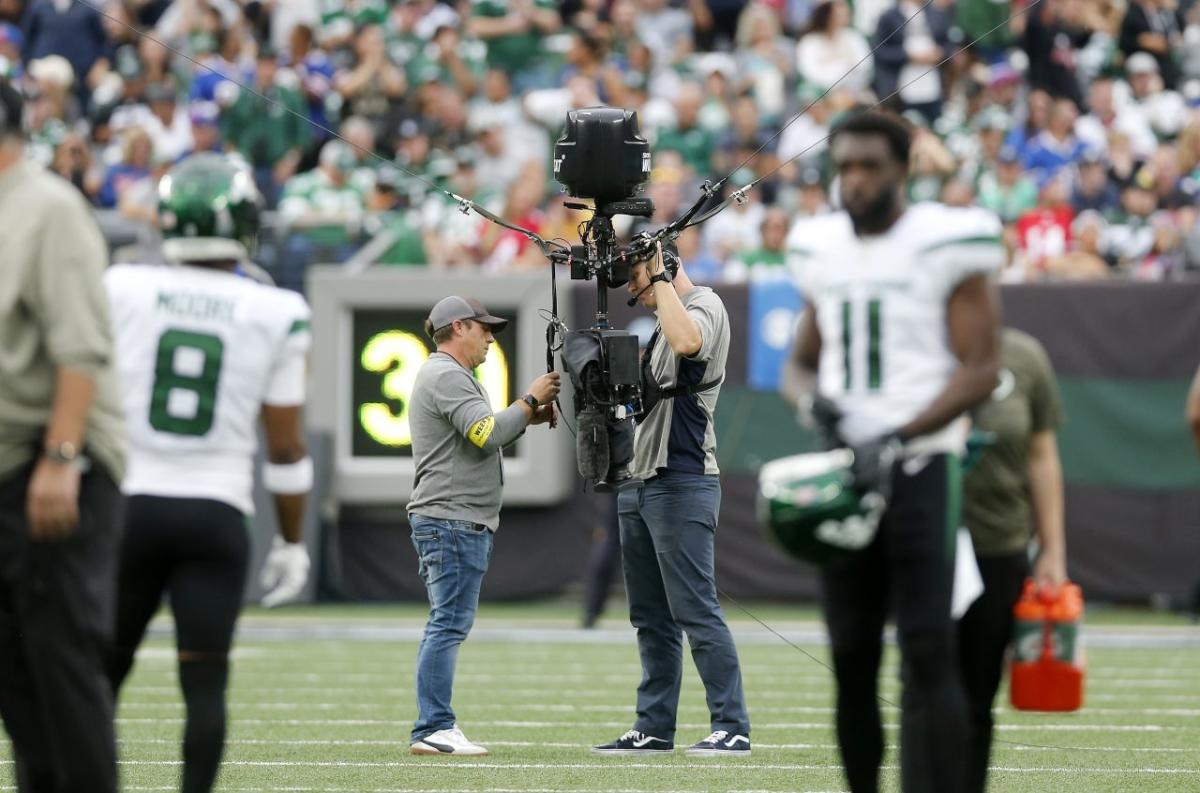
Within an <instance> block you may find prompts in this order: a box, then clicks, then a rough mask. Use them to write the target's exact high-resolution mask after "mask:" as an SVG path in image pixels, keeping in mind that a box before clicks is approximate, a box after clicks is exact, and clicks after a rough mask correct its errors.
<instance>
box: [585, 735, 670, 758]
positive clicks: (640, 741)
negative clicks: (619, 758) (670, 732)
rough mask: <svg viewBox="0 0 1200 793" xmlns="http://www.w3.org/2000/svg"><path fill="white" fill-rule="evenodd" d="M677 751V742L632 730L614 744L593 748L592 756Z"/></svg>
mask: <svg viewBox="0 0 1200 793" xmlns="http://www.w3.org/2000/svg"><path fill="white" fill-rule="evenodd" d="M674 751H675V742H674V741H667V740H664V739H662V738H655V737H654V736H653V735H647V734H646V733H644V732H638V731H637V730H630V731H629V732H627V733H625V734H624V735H622V736H621V737H620V738H618V739H617V740H615V741H613V742H612V743H606V744H603V745H601V746H593V747H592V754H637V755H647V754H671V753H672V752H674Z"/></svg>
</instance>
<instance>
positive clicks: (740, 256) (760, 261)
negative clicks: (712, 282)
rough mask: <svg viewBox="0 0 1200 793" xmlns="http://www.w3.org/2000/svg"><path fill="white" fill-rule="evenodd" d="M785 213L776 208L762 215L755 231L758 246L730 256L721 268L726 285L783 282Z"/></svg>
mask: <svg viewBox="0 0 1200 793" xmlns="http://www.w3.org/2000/svg"><path fill="white" fill-rule="evenodd" d="M788 228H789V224H788V213H787V212H786V211H784V210H783V209H781V208H779V207H773V208H771V209H768V210H767V211H766V212H765V213H764V214H763V219H762V225H761V226H760V228H759V239H760V240H761V244H760V245H759V246H758V247H755V248H753V249H745V250H743V251H741V252H740V253H737V254H735V255H734V257H733V258H732V259H731V260H730V262H729V263H728V264H727V265H726V266H725V280H726V281H733V282H739V281H747V280H750V281H767V280H773V279H778V278H787V277H788V272H787V268H786V267H785V266H784V259H785V254H786V251H785V248H784V243H785V242H786V241H787V233H788Z"/></svg>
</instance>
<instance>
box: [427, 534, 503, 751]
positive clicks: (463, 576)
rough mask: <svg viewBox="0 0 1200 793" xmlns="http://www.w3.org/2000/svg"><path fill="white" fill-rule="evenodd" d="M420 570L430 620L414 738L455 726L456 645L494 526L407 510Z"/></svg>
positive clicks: (470, 612)
mask: <svg viewBox="0 0 1200 793" xmlns="http://www.w3.org/2000/svg"><path fill="white" fill-rule="evenodd" d="M409 523H410V524H411V525H412V540H413V545H414V546H415V547H416V549H417V556H418V557H419V558H420V567H419V572H420V574H421V579H422V580H423V581H424V582H425V589H426V591H427V592H428V593H429V622H427V623H425V634H424V636H422V638H421V645H420V647H419V648H417V720H416V722H415V723H414V724H413V731H412V741H413V743H415V742H417V741H419V740H421V739H422V738H424V737H425V736H427V735H432V734H433V733H435V732H437V731H438V730H445V729H449V728H450V727H453V726H454V710H453V709H452V708H451V707H450V695H451V693H452V692H453V689H454V666H455V664H456V663H457V661H458V646H459V645H460V644H462V643H463V641H464V640H465V639H466V638H467V634H468V633H469V632H470V630H471V625H473V624H474V622H475V609H476V608H477V607H478V606H479V587H480V585H481V584H482V583H483V574H484V573H486V572H487V569H488V562H489V561H491V558H492V539H493V537H494V535H493V534H492V532H491V531H490V530H489V529H487V528H484V527H482V526H481V525H480V524H477V523H471V522H469V521H465V520H444V519H441V518H427V517H423V516H421V515H409Z"/></svg>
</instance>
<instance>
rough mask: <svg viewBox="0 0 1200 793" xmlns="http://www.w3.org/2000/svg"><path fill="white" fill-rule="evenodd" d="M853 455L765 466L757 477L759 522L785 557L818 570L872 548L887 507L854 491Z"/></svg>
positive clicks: (845, 452) (837, 453)
mask: <svg viewBox="0 0 1200 793" xmlns="http://www.w3.org/2000/svg"><path fill="white" fill-rule="evenodd" d="M853 462H854V452H852V451H850V450H849V449H834V450H833V451H829V452H822V453H819V454H798V455H795V456H792V457H784V458H782V459H779V460H775V461H773V462H769V463H767V464H766V465H764V466H763V467H762V470H760V471H759V474H758V517H759V521H760V522H761V523H762V524H763V525H764V526H765V527H766V529H767V532H768V533H769V534H770V535H771V536H772V537H773V538H774V540H775V541H776V542H777V543H778V544H779V545H780V546H781V547H782V548H783V550H784V551H786V552H787V553H788V554H789V555H790V556H794V557H795V558H797V559H801V560H803V561H806V562H812V563H814V564H823V563H825V562H828V561H830V560H832V559H835V558H837V557H840V556H846V555H849V554H851V553H854V552H856V551H860V550H862V549H863V548H866V547H867V546H868V545H870V544H871V540H873V539H874V538H875V532H876V530H878V528H879V520H880V518H882V517H883V511H884V509H886V507H887V501H886V499H885V498H884V497H883V496H882V495H880V494H879V493H874V492H868V493H861V492H859V491H858V490H856V489H855V487H854V476H853V475H852V474H851V472H850V467H851V465H852V464H853Z"/></svg>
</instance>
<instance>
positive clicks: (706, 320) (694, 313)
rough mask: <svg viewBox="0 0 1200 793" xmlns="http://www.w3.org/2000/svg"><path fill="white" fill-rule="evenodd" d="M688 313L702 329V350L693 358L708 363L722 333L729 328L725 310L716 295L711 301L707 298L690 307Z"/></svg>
mask: <svg viewBox="0 0 1200 793" xmlns="http://www.w3.org/2000/svg"><path fill="white" fill-rule="evenodd" d="M687 313H688V316H689V317H691V318H692V321H693V322H695V323H696V326H697V327H698V328H699V329H700V349H699V350H697V351H696V354H695V355H692V356H691V358H692V360H694V361H701V362H704V361H707V360H708V359H709V358H711V357H712V354H713V349H714V348H715V346H716V344H717V341H718V338H719V336H720V335H721V333H722V331H723V330H724V329H725V328H727V327H728V322H727V321H726V319H725V308H724V306H722V305H721V302H720V298H718V297H716V295H715V294H714V295H712V297H711V299H708V296H706V299H704V300H700V301H697V302H696V303H694V304H692V305H690V306H688V309H687Z"/></svg>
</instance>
